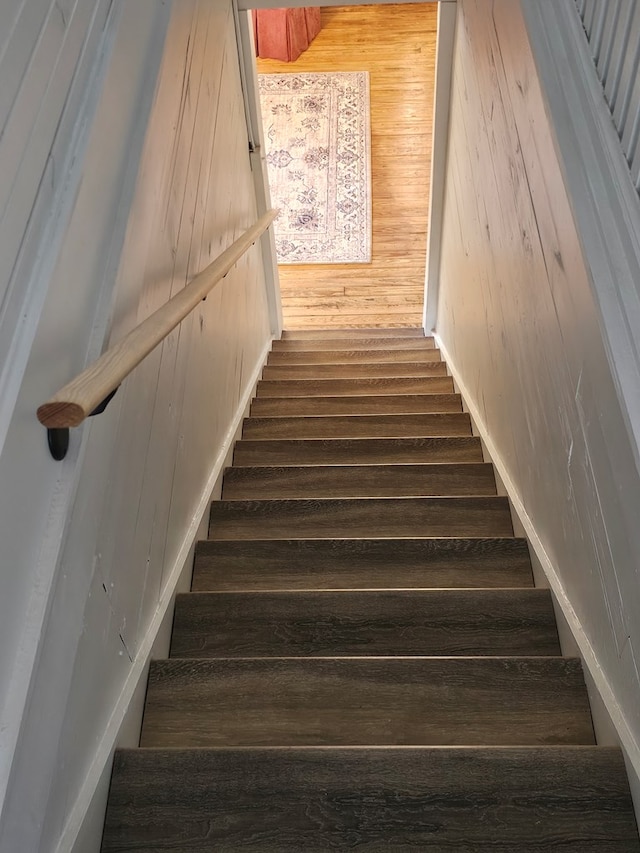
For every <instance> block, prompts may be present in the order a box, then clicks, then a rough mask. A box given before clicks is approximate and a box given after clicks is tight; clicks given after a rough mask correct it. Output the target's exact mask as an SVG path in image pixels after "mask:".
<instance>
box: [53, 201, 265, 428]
mask: <svg viewBox="0 0 640 853" xmlns="http://www.w3.org/2000/svg"><path fill="white" fill-rule="evenodd" d="M277 214H278V211H277V210H269V211H267V213H265V214H264V215H263V216H261V217H260V219H259V220H258V221H257V222H256V224H255V225H254V226H253V227H252V228H249V229H248V230H247V231H245V233H244V234H243V235H242V237H240V238H239V239H237V240H236V241H235V243H232V244H231V246H229V248H228V249H225V251H224V252H223V253H222V254H221V255H220V256H219V257H218V258H216V260H215V261H213V263H211V264H209V266H208V267H207V268H206V269H204V270H203V271H202V272H201V273H198V275H196V276H195V277H194V278H193V279H192V280H191V281H190V282H189V284H187V285H186V286H185V287H184V288H183V290H181V291H180V293H177V294H176V295H175V296H173V297H172V298H171V299H170V300H169V301H168V302H167V303H166V304H165V305H163V306H162V308H159V309H158V310H157V311H154V313H153V314H151V315H150V316H149V317H147V319H146V320H143V321H142V323H140V325H139V326H136V328H135V329H132V330H131V331H130V332H129V333H128V334H126V335H125V336H124V338H122V340H120V341H118V343H116V344H114V345H113V346H112V347H110V348H109V349H108V350H107V351H106V352H104V353H103V354H102V355H101V356H100V358H99V359H97V360H96V361H94V363H93V364H92V365H90V366H89V367H87V368H86V370H83V371H82V373H80V374H79V375H78V376H76V378H75V379H72V380H71V382H69V383H68V384H67V385H65V386H64V388H61V389H60V390H59V391H58V392H57V393H56V394H54V395H53V397H51V398H50V399H49V400H47V402H46V403H43V404H42V406H40V407H39V408H38V420H39V421H40V423H41V424H43V425H44V426H46V427H48V428H49V429H60V428H65V427H75V426H78V425H79V424H81V423H82V421H83V420H84V419H85V418H87V417H88V416H89V415H90V414H91V412H93V410H94V409H95V408H96V407H97V406H99V405H100V403H102V402H103V400H105V399H106V398H107V397H108V396H109V394H111V393H112V392H113V391H114V390H115V389H116V388H117V387H118V385H120V383H121V382H122V380H123V379H125V378H126V377H127V376H128V375H129V374H130V373H131V371H132V370H133V369H134V367H137V365H138V364H140V362H141V361H142V359H143V358H144V357H145V356H147V355H148V354H149V353H150V352H151V350H152V349H154V347H156V346H157V345H158V344H159V343H160V342H161V341H162V340H163V339H164V338H166V336H167V335H168V334H169V333H170V332H171V331H173V329H175V327H176V326H177V325H178V324H179V323H180V322H181V321H182V320H184V318H185V317H186V316H187V314H189V312H190V311H192V310H193V309H194V308H195V307H196V305H197V304H198V303H199V302H201V301H202V300H203V299H204V298H205V297H206V295H207V294H208V293H209V291H210V290H211V289H212V288H213V287H214V286H215V285H216V284H217V283H218V282H219V281H221V279H223V278H224V276H225V275H226V274H227V273H228V272H229V270H230V269H231V267H232V266H233V265H234V264H235V263H236V261H237V260H238V259H239V258H240V257H242V255H244V253H245V252H246V251H247V249H248V248H249V247H250V246H251V245H252V244H253V243H255V242H256V240H257V239H258V238H259V237H260V236H261V235H262V234H263V233H264V232H265V231H266V230H267V228H268V227H269V226H270V225H271V223H272V222H273V220H274V219H275V217H276V216H277Z"/></svg>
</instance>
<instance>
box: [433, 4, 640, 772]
mask: <svg viewBox="0 0 640 853" xmlns="http://www.w3.org/2000/svg"><path fill="white" fill-rule="evenodd" d="M522 2H523V3H524V8H525V11H528V12H531V9H530V7H533V6H535V7H536V9H538V10H539V12H540V15H541V16H542V15H543V13H544V6H545V5H546V6H547V7H549V6H554V7H555V4H548V3H546V4H545V2H544V0H543V2H540V3H537V2H531V0H522ZM568 2H570V0H568ZM527 4H528V5H527ZM522 8H523V6H522V5H521V2H516V0H459V3H458V22H457V29H456V48H455V50H456V54H455V61H454V78H453V88H452V104H451V129H450V148H449V158H448V168H447V181H446V189H445V209H444V224H443V245H442V263H441V268H440V294H439V311H438V320H437V331H438V334H439V336H440V339H441V341H442V343H443V346H444V348H445V350H446V353H447V355H448V357H449V360H450V363H451V366H452V368H453V371H454V374H455V375H456V376H457V378H458V379H459V382H460V385H461V386H462V390H463V391H464V392H465V393H466V395H467V399H468V402H469V405H470V408H471V410H472V412H473V413H474V415H475V416H476V418H477V420H478V422H479V424H480V425H481V429H482V431H483V432H484V433H485V435H486V436H488V437H489V439H490V441H491V445H492V447H491V449H492V451H493V454H494V456H495V458H496V462H497V463H498V468H499V471H500V473H501V474H502V477H503V479H504V480H505V482H506V484H507V485H508V486H509V487H510V489H511V492H512V494H513V496H514V498H515V502H516V505H517V507H518V508H519V509H520V511H521V513H522V515H523V517H524V520H525V526H526V527H527V532H529V533H530V535H531V538H532V541H533V544H534V546H535V547H536V550H537V553H538V556H539V558H540V560H541V562H542V564H543V566H544V567H545V569H546V571H547V576H548V579H549V583H550V584H551V586H552V588H553V589H554V592H555V594H556V597H557V599H558V601H559V602H560V605H561V606H562V609H563V611H564V614H565V616H566V617H567V620H568V622H569V624H570V627H571V629H572V631H573V632H574V634H575V636H576V639H577V640H578V643H579V647H580V651H581V653H582V655H583V657H584V659H585V662H586V664H587V665H588V667H589V670H590V672H591V675H592V676H593V679H594V682H595V684H596V686H597V688H598V690H599V691H600V693H601V694H602V696H603V698H604V700H605V703H606V706H607V710H608V712H609V714H610V715H611V717H612V719H613V720H614V722H615V724H616V726H617V730H618V735H619V736H620V738H621V741H622V744H623V746H624V748H625V750H626V752H627V755H628V757H630V759H631V761H632V762H633V764H634V766H635V772H636V774H637V773H638V771H639V770H640V751H639V749H638V743H639V741H640V676H639V670H638V664H639V656H640V559H639V555H640V525H639V524H638V507H640V471H639V469H638V447H637V444H636V443H635V440H634V433H633V429H631V428H630V422H629V417H628V415H629V410H628V408H627V407H626V404H625V399H624V395H623V394H622V393H621V384H620V382H619V376H620V374H619V373H618V366H617V365H616V364H615V361H613V360H612V359H611V354H612V348H611V346H610V337H609V331H610V330H607V328H606V327H605V323H604V320H603V310H602V304H603V303H602V301H601V297H602V293H601V290H602V288H601V281H600V280H599V277H598V273H597V268H596V266H595V262H594V264H592V263H591V262H590V261H587V260H585V258H590V257H591V256H590V252H592V250H593V247H592V246H589V245H586V244H587V243H588V241H589V239H590V238H589V236H588V235H589V232H587V231H585V230H584V229H581V237H579V235H578V230H577V228H576V220H578V221H580V222H581V221H582V220H581V219H580V217H582V216H583V215H584V211H583V210H576V208H575V207H574V205H575V204H576V198H577V196H576V195H575V194H572V199H571V201H570V199H569V196H568V193H567V189H566V184H565V175H566V169H565V167H566V161H565V160H562V158H561V160H559V157H558V150H559V149H558V142H557V140H558V135H561V134H562V133H564V132H565V127H566V126H568V111H567V110H566V109H565V111H564V113H561V112H557V113H556V115H555V119H556V123H555V125H554V127H552V126H551V124H550V121H549V114H548V103H549V101H548V98H549V97H550V94H549V92H546V96H547V98H545V97H544V96H543V93H542V91H541V86H540V78H539V75H538V69H537V68H536V65H535V63H534V58H533V55H532V50H531V45H530V42H529V39H528V35H527V28H526V25H525V20H524V18H523V12H522ZM558 51H559V54H558V55H563V60H562V61H563V62H566V63H567V65H568V64H570V63H571V62H573V59H572V58H570V59H567V55H568V53H569V48H568V45H565V46H564V48H563V46H562V44H560V45H559V46H558ZM568 76H569V75H568V74H567V75H566V76H565V79H564V81H563V80H560V81H559V83H558V92H559V91H560V90H561V88H562V86H568V85H569V83H568ZM551 94H553V93H551ZM589 141H590V143H591V144H596V143H597V139H595V138H592V139H590V140H589ZM564 154H565V155H566V156H567V157H571V156H572V155H573V159H574V161H576V160H577V161H578V164H579V163H580V161H579V160H578V156H579V155H578V150H577V147H575V146H574V148H573V151H572V152H567V151H566V150H565V152H564ZM566 168H568V167H566ZM578 168H579V166H575V165H574V173H575V172H577V170H578ZM581 179H582V180H583V182H584V183H585V186H586V185H587V184H588V181H589V179H590V174H589V173H588V172H587V171H586V170H584V169H583V174H582V176H581ZM572 186H573V189H574V190H575V184H573V185H572ZM591 189H593V188H591ZM611 195H612V196H613V195H614V193H613V192H611ZM583 207H584V205H583ZM606 215H607V214H606V210H604V211H603V217H604V218H606ZM610 226H611V222H609V226H608V227H610ZM591 234H592V236H593V239H594V240H595V239H596V237H597V239H600V232H597V231H595V230H592V231H591ZM618 257H621V255H620V256H618ZM612 260H613V265H612V266H613V267H615V260H616V257H615V256H613V257H612ZM620 268H621V269H622V267H620ZM637 334H638V330H637V328H636V338H635V339H636V342H637V340H638V337H637ZM629 365H630V362H627V365H626V366H627V367H629ZM637 426H638V424H635V427H636V428H637Z"/></svg>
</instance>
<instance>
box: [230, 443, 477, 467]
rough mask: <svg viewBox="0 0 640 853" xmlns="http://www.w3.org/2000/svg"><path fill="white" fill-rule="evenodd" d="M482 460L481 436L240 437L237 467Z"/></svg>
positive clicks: (237, 444)
mask: <svg viewBox="0 0 640 853" xmlns="http://www.w3.org/2000/svg"><path fill="white" fill-rule="evenodd" d="M412 462H429V463H438V462H441V463H442V462H446V463H455V462H482V447H481V445H480V440H479V439H477V438H432V439H362V440H358V439H352V440H343V439H334V440H331V441H313V440H310V441H295V440H291V441H238V442H236V446H235V450H234V453H233V464H234V466H236V467H244V466H251V465H357V464H358V463H360V464H363V465H364V464H367V465H374V464H375V465H383V464H385V463H388V464H393V463H412Z"/></svg>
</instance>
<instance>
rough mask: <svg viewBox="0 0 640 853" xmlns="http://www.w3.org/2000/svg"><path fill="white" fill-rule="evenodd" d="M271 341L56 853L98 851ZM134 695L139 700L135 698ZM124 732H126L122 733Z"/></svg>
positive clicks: (187, 532) (213, 470) (226, 439)
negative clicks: (120, 759)
mask: <svg viewBox="0 0 640 853" xmlns="http://www.w3.org/2000/svg"><path fill="white" fill-rule="evenodd" d="M271 343H272V339H271V338H269V340H268V342H267V345H266V346H265V348H264V350H263V352H262V353H261V355H260V356H259V358H258V362H257V365H256V368H255V370H254V372H253V375H252V377H251V380H250V381H249V383H248V385H247V388H246V390H245V393H244V394H243V396H242V399H241V400H240V402H239V403H238V407H237V409H236V412H235V414H234V417H233V419H232V421H231V423H230V425H229V428H228V430H227V432H226V434H225V437H224V440H223V441H222V444H221V445H220V450H219V452H218V454H217V456H216V459H215V462H214V464H213V466H212V468H211V472H210V474H209V477H208V479H207V483H206V485H205V487H204V489H203V490H202V493H201V495H200V499H199V501H198V504H197V507H196V510H195V512H194V514H193V517H192V519H191V523H190V524H189V526H188V527H187V529H186V530H185V533H184V537H183V540H182V545H181V547H180V550H179V552H178V554H177V556H176V559H175V561H174V563H173V567H172V569H171V571H170V573H169V576H168V580H167V583H166V585H165V587H164V589H163V591H162V595H161V597H160V600H159V602H158V607H157V610H156V612H155V614H154V617H153V619H152V620H151V623H150V624H149V627H148V629H147V631H146V633H145V635H144V637H143V638H142V641H141V643H140V648H139V651H138V654H137V655H136V657H135V659H134V661H133V664H132V666H131V669H130V670H129V674H128V676H127V679H126V681H125V683H124V686H123V688H122V691H121V693H120V696H119V697H118V700H117V702H116V704H115V706H114V709H113V712H112V714H111V717H110V719H109V723H108V725H107V728H106V730H105V732H104V734H103V736H102V739H101V740H100V743H99V744H98V746H97V748H96V751H95V754H94V756H93V759H92V761H91V764H90V766H89V770H88V772H87V775H86V777H85V780H84V783H83V785H82V788H81V789H80V792H79V794H78V796H77V797H76V800H75V802H74V804H73V806H72V808H71V811H70V813H69V817H68V819H67V823H66V825H65V828H64V830H63V832H62V834H61V836H60V839H59V840H58V843H57V845H56V847H55V853H70V851H71V852H72V853H94V851H95V853H98V851H99V850H100V840H101V837H102V826H103V823H104V810H105V804H106V796H107V791H108V780H109V778H110V775H111V774H110V768H111V761H112V758H113V753H114V751H115V749H116V747H118V746H134V745H136V744H137V738H138V736H139V733H140V727H141V723H142V704H143V701H144V694H145V685H146V678H147V672H148V669H149V663H150V661H151V658H152V655H154V656H158V657H160V656H166V655H167V654H168V649H169V639H170V634H171V625H172V621H173V620H172V613H173V603H174V600H175V596H176V592H178V591H180V589H181V588H182V587H183V585H184V584H185V582H186V584H187V587H186V588H187V589H188V583H189V579H190V576H191V571H192V564H193V551H194V548H195V545H196V542H197V541H198V539H200V538H204V537H205V536H206V531H207V527H208V519H209V507H210V504H211V501H212V500H215V499H216V498H218V497H219V495H220V486H221V482H222V475H223V474H224V469H225V468H226V467H227V465H228V464H229V463H230V461H231V455H232V453H233V446H234V444H235V442H236V440H237V439H238V438H239V437H240V433H241V431H242V423H243V421H244V419H245V417H246V416H247V414H248V412H249V407H250V405H251V401H252V399H253V397H254V396H255V390H256V385H257V383H258V381H259V379H260V377H261V375H262V369H263V367H264V363H265V361H266V359H267V356H268V354H269V351H270V349H271ZM136 699H137V701H136ZM125 732H126V734H125Z"/></svg>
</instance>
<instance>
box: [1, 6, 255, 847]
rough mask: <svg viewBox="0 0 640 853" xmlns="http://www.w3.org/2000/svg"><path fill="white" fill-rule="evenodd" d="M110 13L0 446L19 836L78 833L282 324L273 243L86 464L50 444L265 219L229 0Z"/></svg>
mask: <svg viewBox="0 0 640 853" xmlns="http://www.w3.org/2000/svg"><path fill="white" fill-rule="evenodd" d="M31 5H33V4H31ZM57 5H58V6H59V7H62V9H63V11H65V10H66V7H67V6H70V7H72V6H73V7H74V8H75V4H65V3H62V4H61V3H60V2H58V4H57ZM85 5H87V4H85ZM99 8H100V4H99V3H95V8H94V10H93V11H95V12H96V14H97V12H98V11H99ZM168 12H170V13H171V15H170V18H169V16H168ZM58 14H59V15H60V14H62V13H58ZM158 22H160V23H158ZM111 26H112V32H109V31H107V33H106V40H107V41H109V40H110V41H111V42H112V53H111V54H110V56H109V57H108V59H109V61H108V62H107V63H106V66H105V68H106V70H105V72H104V74H103V78H102V79H101V81H100V83H101V88H100V89H99V90H98V91H97V92H96V94H95V97H96V99H97V101H98V104H97V111H96V115H95V118H94V120H93V122H92V126H91V131H90V134H89V139H88V144H87V148H86V153H85V155H84V161H83V163H82V166H81V169H82V173H81V181H80V183H79V188H78V191H77V194H76V196H75V199H74V205H73V207H72V209H70V211H69V216H68V221H67V222H66V223H65V228H64V234H63V238H62V240H61V245H60V247H59V249H58V250H57V252H56V256H55V259H54V262H53V263H52V265H51V269H50V270H48V271H47V278H46V281H45V282H43V286H44V287H46V299H45V304H44V312H43V318H42V320H41V321H40V324H39V327H38V330H37V335H36V336H35V341H34V345H33V347H32V348H31V352H30V357H29V361H28V363H27V366H26V370H25V372H24V376H23V377H22V380H21V383H20V391H19V395H18V397H17V401H16V406H15V409H14V412H13V419H12V421H11V424H10V428H9V431H8V435H7V439H6V441H5V444H4V447H3V449H2V454H1V455H0V484H1V487H0V510H1V511H0V541H2V543H3V577H2V591H1V592H0V626H1V628H0V630H1V631H2V648H1V649H0V695H2V696H3V697H7V696H8V695H10V694H12V690H13V688H14V687H15V685H17V684H21V683H22V684H25V685H26V688H27V692H26V693H25V694H24V698H23V706H22V708H20V707H18V705H17V703H16V704H15V706H14V707H11V708H10V709H9V710H10V711H11V714H10V715H9V716H8V717H7V716H3V725H5V724H7V725H8V726H9V727H11V728H12V730H13V732H14V733H15V735H16V741H14V751H13V756H12V759H13V760H12V766H11V767H10V780H9V781H10V784H9V788H8V794H7V796H6V798H5V800H4V803H3V813H2V820H1V822H0V849H2V850H16V851H17V850H24V851H27V850H30V851H31V850H33V851H36V850H38V851H53V850H56V848H57V845H58V843H60V844H61V845H62V847H61V848H60V849H61V850H62V849H64V850H65V851H66V850H68V849H70V848H69V847H67V846H65V845H67V844H68V843H69V842H70V841H72V840H73V837H74V831H75V830H76V829H77V828H78V826H79V825H80V822H81V820H82V812H83V808H84V806H83V803H85V805H86V802H88V799H89V798H90V795H91V793H92V791H91V786H92V785H95V781H96V778H97V776H98V775H99V771H100V769H101V768H102V767H105V768H106V769H107V770H108V760H109V751H110V746H111V745H110V744H109V742H108V738H107V739H106V740H103V738H104V737H105V733H107V734H108V732H109V731H111V732H112V733H113V725H114V720H113V719H112V715H115V719H116V720H117V719H118V717H119V715H122V713H123V712H124V710H126V708H125V706H124V705H123V704H122V703H123V701H124V700H123V699H122V697H123V696H126V694H127V691H129V692H130V685H128V680H131V679H132V678H134V677H137V676H136V673H138V674H139V675H143V673H139V666H140V664H139V661H140V659H141V658H140V654H141V651H142V652H144V650H145V649H147V650H148V646H149V643H150V634H149V630H150V625H151V624H152V620H154V618H155V617H157V614H158V608H159V607H160V605H161V604H162V603H163V602H164V603H165V604H166V601H167V596H170V593H171V589H172V587H171V584H175V582H176V578H177V577H178V576H179V574H180V571H179V570H180V569H181V562H180V560H181V555H182V558H184V557H185V554H184V548H185V543H186V546H187V547H188V543H189V536H190V535H194V534H195V532H196V531H195V528H196V527H197V522H198V518H199V516H198V510H199V502H200V501H202V499H203V496H204V497H205V498H206V492H207V485H208V482H209V478H210V477H211V474H212V471H215V466H216V464H217V463H218V461H219V460H218V454H219V452H220V448H221V447H223V446H224V442H225V441H226V440H227V438H228V433H229V430H230V428H232V426H233V423H234V418H235V417H236V416H237V415H238V414H239V410H240V409H241V408H242V401H243V397H244V395H245V394H246V393H247V391H248V390H249V388H250V386H251V384H252V381H253V377H254V375H255V373H256V370H257V369H258V368H259V366H260V364H261V362H262V358H263V355H264V351H265V348H266V346H267V345H268V342H269V339H270V331H269V318H268V310H267V301H266V294H265V285H264V274H263V271H262V263H261V257H260V253H259V248H258V247H257V246H256V247H254V248H253V249H251V250H250V251H249V253H248V254H247V255H246V256H245V257H244V259H242V260H241V261H240V262H238V264H237V265H236V266H235V267H234V268H233V270H232V271H231V272H230V273H229V274H228V276H227V277H226V279H225V280H224V282H223V283H222V284H221V285H220V286H219V287H217V288H216V289H215V290H214V291H213V292H212V293H211V294H210V295H209V297H208V298H207V300H206V301H205V302H203V303H202V304H201V306H200V307H199V308H197V309H196V310H195V311H194V312H193V314H192V315H191V316H190V317H189V318H188V319H186V320H185V321H184V322H183V323H182V324H181V326H180V327H179V328H178V329H177V330H175V331H174V332H173V333H172V334H171V335H170V336H169V337H168V338H167V339H166V341H165V342H164V344H162V345H161V346H160V347H158V348H157V349H156V350H155V351H154V352H153V353H152V354H151V355H150V356H149V357H148V358H147V359H146V360H145V362H143V364H142V365H141V366H140V368H138V369H137V370H136V372H135V373H134V374H132V375H131V376H130V377H129V378H128V379H127V380H126V381H125V382H124V383H123V385H122V387H121V388H120V390H119V391H118V393H117V395H116V397H115V398H114V400H113V401H112V402H111V404H110V405H109V408H108V409H107V410H106V412H105V413H104V414H103V415H102V416H100V417H99V418H96V419H94V420H92V421H90V422H88V423H87V425H86V426H85V427H83V428H81V429H80V430H77V431H73V433H72V445H71V453H70V456H69V457H68V459H67V460H66V461H65V462H64V463H62V464H61V463H56V462H54V461H53V460H51V459H50V457H49V456H48V452H47V450H46V436H45V432H44V430H43V429H42V428H41V427H40V426H39V425H38V424H37V421H36V420H35V408H36V405H37V404H38V402H40V401H41V400H42V399H45V398H46V396H47V395H48V394H49V393H50V392H51V391H53V390H54V388H55V385H56V384H57V383H58V382H60V381H61V380H62V381H64V380H66V379H68V378H69V377H70V375H72V373H73V372H74V371H75V370H76V369H77V368H78V367H81V366H82V365H83V363H84V361H85V359H86V358H87V352H88V351H89V353H90V354H91V353H94V354H95V352H96V351H99V350H100V349H101V347H102V343H103V341H104V339H105V336H106V338H107V339H108V337H109V336H111V337H112V338H114V339H117V338H118V337H120V336H121V335H122V334H123V333H124V332H126V331H127V330H128V329H129V328H130V327H132V326H133V325H135V324H136V323H137V322H139V320H140V319H142V318H143V317H145V316H147V315H148V314H149V313H150V312H151V311H153V310H154V309H155V308H156V307H158V306H159V305H161V304H162V303H164V302H165V301H166V300H167V299H168V298H169V296H170V295H172V294H173V293H175V292H176V291H178V290H179V289H181V288H182V287H183V286H184V284H185V282H186V281H187V280H188V279H189V278H190V277H191V276H192V275H194V274H195V273H196V272H198V271H199V270H200V269H202V268H203V267H204V266H206V264H207V263H209V261H210V260H212V259H213V258H215V257H216V256H217V255H218V254H219V253H220V252H221V251H222V250H223V249H224V248H225V247H226V246H228V245H229V244H230V243H231V242H232V241H233V240H234V239H236V238H237V237H238V236H240V234H241V233H242V232H243V231H244V230H245V229H246V228H248V227H249V226H250V225H251V224H253V222H254V221H255V219H256V204H255V195H254V189H253V182H252V178H251V171H250V166H249V157H248V147H247V132H246V125H245V117H244V108H243V101H242V95H241V88H240V76H239V68H238V60H237V50H236V43H235V31H234V23H233V14H232V8H231V3H230V2H227V0H179V2H175V3H169V4H159V3H157V2H156V0H136V2H135V3H131V4H121V5H120V7H119V11H118V16H117V17H116V19H114V21H113V23H112V25H111ZM167 26H168V30H167ZM156 28H157V29H158V31H159V35H158V36H157V37H153V38H152V37H151V36H152V34H153V33H154V32H155V29H156ZM4 32H5V31H4V30H3V36H4ZM165 32H166V42H165V40H164V35H165ZM163 44H164V55H163ZM9 46H10V47H12V44H11V43H10V45H9ZM161 58H162V63H161V65H160V59H161ZM158 68H159V71H158ZM11 70H12V72H14V73H15V74H18V73H19V72H20V70H21V69H20V68H19V63H18V62H17V59H16V64H15V65H13V66H11ZM2 79H3V86H4V80H5V79H6V78H5V76H4V74H3V78H2ZM84 85H85V87H87V86H88V85H89V83H88V80H87V79H85V80H84ZM3 94H4V88H3ZM85 94H86V95H87V96H88V97H90V94H91V93H90V92H89V91H86V92H85ZM149 109H150V110H151V112H150V119H149V125H148V129H147V117H148V115H149ZM75 118H76V121H78V115H76V117H75ZM3 141H4V140H3ZM136 146H137V149H138V151H139V152H141V153H140V154H139V156H138V157H137V158H136V157H135V156H134V153H133V152H134V151H135V149H136ZM4 162H5V161H4V160H3V161H2V166H3V168H2V170H0V173H1V174H2V176H3V180H4V179H6V178H8V176H9V175H8V173H7V172H6V171H5V169H4ZM138 167H139V168H138ZM112 185H113V186H116V185H117V186H118V187H120V189H121V192H120V193H119V194H116V195H115V196H114V198H113V199H112V198H111V196H110V193H111V187H112ZM127 194H128V197H127ZM125 202H126V203H125ZM11 221H12V223H13V219H12V220H11ZM14 224H15V227H16V228H18V227H23V224H21V223H20V222H15V223H14ZM118 229H120V231H121V232H122V233H121V237H120V240H119V241H118V240H116V239H115V237H114V234H115V233H116V232H117V231H118ZM78 303H79V305H80V307H77V304H78ZM109 318H110V319H109ZM92 324H93V331H94V334H93V336H91V335H90V332H91V330H92ZM100 329H101V330H102V331H101V333H99V332H100ZM96 330H98V333H97V332H96ZM205 504H206V501H205ZM202 505H204V504H202ZM7 558H8V561H7ZM163 606H164V605H163ZM156 621H157V620H156ZM29 655H31V658H29ZM142 660H144V655H143V656H142ZM12 695H13V694H12ZM15 695H17V694H15ZM6 707H7V706H6V705H5V710H6ZM20 717H22V719H21V720H20ZM110 724H111V729H109V725H110ZM18 727H20V734H19V739H18V738H17V728H18ZM8 745H9V744H8ZM5 755H6V753H5V754H3V760H4V758H5ZM6 769H7V772H8V770H9V768H8V767H7V768H6ZM92 780H93V781H92ZM27 815H28V816H29V817H28V819H27V818H26V816H27ZM61 839H62V840H61ZM85 849H87V848H86V847H85Z"/></svg>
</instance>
